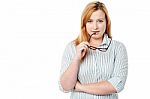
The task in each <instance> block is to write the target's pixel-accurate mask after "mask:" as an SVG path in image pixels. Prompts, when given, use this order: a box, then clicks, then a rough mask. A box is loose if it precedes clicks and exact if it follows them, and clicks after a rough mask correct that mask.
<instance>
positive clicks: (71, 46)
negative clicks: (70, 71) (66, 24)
mask: <svg viewBox="0 0 150 99" xmlns="http://www.w3.org/2000/svg"><path fill="white" fill-rule="evenodd" d="M75 47H76V46H75V42H74V41H70V42H69V43H67V45H66V47H65V51H73V50H75Z"/></svg>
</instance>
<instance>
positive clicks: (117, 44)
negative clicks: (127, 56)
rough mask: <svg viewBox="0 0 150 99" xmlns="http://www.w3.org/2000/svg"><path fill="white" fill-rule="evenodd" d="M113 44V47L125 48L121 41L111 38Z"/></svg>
mask: <svg viewBox="0 0 150 99" xmlns="http://www.w3.org/2000/svg"><path fill="white" fill-rule="evenodd" d="M112 43H113V46H114V47H115V48H124V49H126V46H125V44H124V43H123V42H120V41H117V40H112Z"/></svg>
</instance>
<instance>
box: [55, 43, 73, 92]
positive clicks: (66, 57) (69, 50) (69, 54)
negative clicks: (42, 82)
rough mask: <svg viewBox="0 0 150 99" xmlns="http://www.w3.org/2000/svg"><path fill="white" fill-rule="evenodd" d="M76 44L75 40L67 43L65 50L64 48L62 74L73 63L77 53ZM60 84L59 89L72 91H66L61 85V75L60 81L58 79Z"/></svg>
mask: <svg viewBox="0 0 150 99" xmlns="http://www.w3.org/2000/svg"><path fill="white" fill-rule="evenodd" d="M75 51H76V50H75V45H74V43H73V42H70V43H69V44H67V46H66V48H65V50H64V53H63V56H62V60H61V69H60V76H61V75H62V74H63V73H64V72H65V71H66V70H67V68H68V67H69V65H70V64H71V61H72V58H73V56H74V54H75ZM58 84H59V89H60V90H61V91H62V92H70V91H72V90H70V91H65V90H64V89H63V87H62V85H61V82H60V77H59V81H58Z"/></svg>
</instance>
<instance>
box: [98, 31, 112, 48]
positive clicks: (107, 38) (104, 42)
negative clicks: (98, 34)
mask: <svg viewBox="0 0 150 99" xmlns="http://www.w3.org/2000/svg"><path fill="white" fill-rule="evenodd" d="M110 40H111V39H110V38H109V37H108V35H107V34H104V38H103V41H102V43H101V44H100V46H105V45H107V46H108V45H109V43H110Z"/></svg>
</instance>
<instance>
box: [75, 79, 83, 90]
mask: <svg viewBox="0 0 150 99" xmlns="http://www.w3.org/2000/svg"><path fill="white" fill-rule="evenodd" d="M81 89H82V85H81V83H80V82H79V81H77V83H76V85H75V91H82V90H81Z"/></svg>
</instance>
